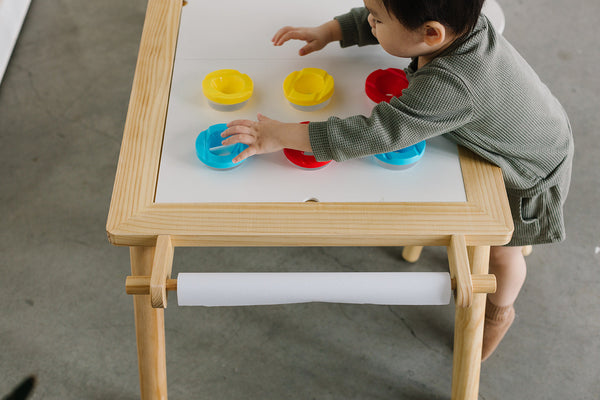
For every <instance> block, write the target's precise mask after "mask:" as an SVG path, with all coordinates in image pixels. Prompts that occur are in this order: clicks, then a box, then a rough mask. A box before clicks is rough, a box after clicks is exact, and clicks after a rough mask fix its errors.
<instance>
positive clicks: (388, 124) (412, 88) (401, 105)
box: [308, 67, 473, 161]
mask: <svg viewBox="0 0 600 400" xmlns="http://www.w3.org/2000/svg"><path fill="white" fill-rule="evenodd" d="M472 116H473V104H472V101H471V95H470V93H469V90H468V88H467V87H466V86H465V84H464V83H463V81H462V80H461V79H460V78H459V77H457V76H456V75H454V74H452V73H450V72H447V71H445V70H441V69H439V68H433V67H429V68H427V67H425V68H423V69H422V70H419V71H418V72H417V73H415V74H414V75H413V77H412V78H411V80H410V84H409V86H408V88H406V89H404V91H403V93H402V96H400V97H398V98H393V99H392V101H391V102H390V103H389V104H388V103H385V102H382V103H379V104H378V105H377V106H375V107H374V108H373V111H372V113H371V116H369V117H366V116H363V115H355V116H352V117H349V118H343V119H342V118H337V117H330V118H329V119H328V120H327V121H323V122H311V123H310V124H309V127H308V128H309V136H310V143H311V146H312V149H313V153H314V155H315V157H316V159H317V160H320V161H322V160H331V159H333V160H336V161H344V160H348V159H352V158H359V157H364V156H367V155H372V154H379V153H386V152H390V151H395V150H398V149H402V148H404V147H408V146H412V145H414V144H416V143H418V142H420V141H422V140H426V139H428V138H431V137H434V136H438V135H442V134H444V133H448V132H452V131H453V130H455V129H457V128H459V127H461V126H464V125H465V124H467V123H468V122H469V121H470V120H471V119H472Z"/></svg>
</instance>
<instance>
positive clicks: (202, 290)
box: [177, 272, 451, 307]
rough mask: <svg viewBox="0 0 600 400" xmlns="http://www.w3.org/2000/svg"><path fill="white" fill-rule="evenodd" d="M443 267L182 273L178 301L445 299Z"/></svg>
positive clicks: (266, 302)
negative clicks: (438, 269) (425, 269)
mask: <svg viewBox="0 0 600 400" xmlns="http://www.w3.org/2000/svg"><path fill="white" fill-rule="evenodd" d="M450 297H451V283H450V274H448V273H447V272H314V273H313V272H311V273H303V272H286V273H264V272H261V273H233V272H231V273H180V274H179V275H178V277H177V302H178V304H179V305H180V306H207V307H214V306H251V305H272V304H292V303H308V302H326V303H353V304H388V305H444V304H449V302H450Z"/></svg>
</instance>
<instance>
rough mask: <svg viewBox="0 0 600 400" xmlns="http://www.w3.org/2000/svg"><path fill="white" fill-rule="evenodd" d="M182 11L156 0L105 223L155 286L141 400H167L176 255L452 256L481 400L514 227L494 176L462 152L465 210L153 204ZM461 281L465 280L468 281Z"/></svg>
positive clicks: (142, 308)
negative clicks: (317, 250)
mask: <svg viewBox="0 0 600 400" xmlns="http://www.w3.org/2000/svg"><path fill="white" fill-rule="evenodd" d="M181 13H182V4H181V1H180V0H149V3H148V10H147V13H146V20H145V24H144V30H143V34H142V39H141V44H140V51H139V56H138V62H137V67H136V72H135V77H134V82H133V88H132V93H131V100H130V104H129V110H128V114H127V120H126V124H125V130H124V136H123V142H122V146H121V153H120V157H119V164H118V168H117V174H116V179H115V185H114V191H113V197H112V200H111V206H110V211H109V216H108V222H107V232H108V238H109V241H110V242H111V243H112V244H114V245H118V246H129V247H130V254H131V271H132V275H134V276H146V277H150V276H151V277H152V282H151V283H150V293H151V296H148V295H136V296H134V308H135V322H136V336H137V343H138V361H139V369H140V385H141V394H142V398H143V399H166V398H167V385H166V382H167V381H166V361H165V337H164V309H163V308H153V307H152V303H154V305H155V306H159V307H160V306H164V305H166V296H165V291H166V287H165V281H167V279H168V278H169V276H170V269H171V263H172V259H173V251H174V248H175V247H179V246H197V247H217V246H224V247H240V246H406V247H405V252H404V254H405V256H406V258H409V259H412V261H414V260H416V259H417V258H418V254H419V250H420V249H421V247H422V246H447V247H448V254H449V263H450V270H451V272H452V275H453V278H454V279H455V280H456V282H457V285H458V288H457V298H456V304H457V306H456V317H455V322H456V323H455V343H454V360H453V363H454V364H453V384H452V398H453V399H476V398H477V394H478V387H479V371H480V363H481V342H482V335H483V319H484V311H485V310H484V308H485V293H480V294H477V293H475V291H474V290H473V286H472V282H473V280H472V279H471V275H470V274H469V273H468V272H469V268H470V273H471V274H472V276H473V277H474V276H475V275H481V274H487V272H488V261H489V247H490V246H492V245H502V244H505V243H507V242H508V241H509V240H510V237H511V234H512V230H513V225H512V218H511V214H510V209H509V206H508V201H507V198H506V192H505V188H504V183H503V179H502V173H501V171H500V169H499V168H497V167H495V166H493V165H491V164H489V163H488V162H486V161H484V160H482V159H481V158H479V157H477V156H476V155H474V154H473V153H471V152H469V151H467V150H464V149H459V155H460V168H461V171H462V179H463V182H464V191H465V197H466V201H453V202H446V201H444V202H302V201H299V202H235V203H234V202H231V203H227V202H218V203H217V202H172V203H162V202H156V201H155V198H156V191H157V182H158V177H159V169H160V162H161V154H162V148H163V140H164V132H165V125H166V119H167V114H168V112H167V110H168V104H169V96H170V91H171V84H172V79H173V65H174V60H175V50H176V47H177V41H178V34H179V24H180V17H181ZM465 271H467V272H466V273H465Z"/></svg>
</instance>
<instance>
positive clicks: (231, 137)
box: [221, 114, 312, 163]
mask: <svg viewBox="0 0 600 400" xmlns="http://www.w3.org/2000/svg"><path fill="white" fill-rule="evenodd" d="M221 136H222V137H225V138H226V139H225V140H224V141H223V145H230V144H234V143H244V144H247V145H248V148H247V149H246V150H244V151H243V152H241V153H240V154H239V155H238V156H237V157H236V158H234V159H233V162H234V163H237V162H240V161H242V160H244V159H246V158H248V157H251V156H253V155H255V154H263V153H273V152H275V151H279V150H282V149H284V148H289V149H294V150H300V151H310V152H312V148H311V146H310V139H309V136H308V125H306V124H296V123H283V122H279V121H275V120H274V119H270V118H267V117H265V116H264V115H262V114H258V121H251V120H246V119H242V120H236V121H232V122H230V123H228V124H227V129H226V130H225V131H224V132H223V133H222V134H221Z"/></svg>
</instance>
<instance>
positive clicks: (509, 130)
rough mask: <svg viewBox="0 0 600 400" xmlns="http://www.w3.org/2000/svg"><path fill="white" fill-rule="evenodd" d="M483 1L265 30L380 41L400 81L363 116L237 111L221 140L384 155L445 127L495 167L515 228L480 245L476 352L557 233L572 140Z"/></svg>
mask: <svg viewBox="0 0 600 400" xmlns="http://www.w3.org/2000/svg"><path fill="white" fill-rule="evenodd" d="M483 1H484V0H447V1H436V0H411V1H405V0H364V4H365V7H364V8H356V9H352V10H351V11H350V12H349V13H348V14H345V15H341V16H338V17H335V18H334V19H333V20H331V21H329V22H326V23H325V24H323V25H321V26H318V27H310V28H294V27H284V28H282V29H280V30H279V31H278V32H277V33H276V34H275V36H274V37H273V44H274V45H275V46H280V45H282V44H284V43H285V42H286V41H288V40H290V39H296V40H302V41H305V42H306V45H305V46H304V47H302V49H301V50H300V55H301V56H303V55H306V54H309V53H311V52H314V51H317V50H320V49H322V48H323V47H324V46H326V45H327V44H328V43H330V42H333V41H339V42H340V45H341V46H342V47H347V46H352V45H358V46H364V45H369V44H379V45H380V46H381V47H382V48H383V49H384V50H385V51H387V52H388V53H390V54H391V55H394V56H397V57H406V58H411V59H412V62H411V63H410V65H409V66H408V68H406V70H405V71H406V74H407V78H408V80H409V86H408V88H406V89H404V91H403V94H402V96H401V97H397V98H393V99H392V100H391V101H390V102H389V103H385V102H382V103H380V104H378V105H377V106H375V107H374V108H373V111H372V113H371V115H370V116H369V117H366V116H362V115H356V116H352V117H349V118H344V119H341V118H336V117H330V118H329V119H328V120H327V121H323V122H311V123H310V124H308V125H303V124H297V123H283V122H279V121H275V120H272V119H269V118H267V117H265V116H264V115H261V114H259V115H258V120H257V121H251V120H237V121H233V122H230V123H229V124H228V129H227V130H226V131H225V132H223V137H225V138H226V139H225V140H224V141H223V144H225V145H227V144H233V143H238V142H240V143H245V144H247V145H249V147H248V148H247V149H246V150H245V151H244V152H242V153H241V154H240V155H239V156H238V157H237V158H236V159H235V160H234V161H235V162H238V161H241V160H242V159H244V158H247V157H250V156H252V155H254V154H260V153H268V152H274V151H279V150H281V149H283V148H292V149H296V150H301V151H310V152H312V153H314V155H315V157H316V158H317V160H319V161H325V160H331V159H334V160H336V161H344V160H347V159H350V158H356V157H363V156H367V155H372V154H378V153H386V152H390V151H394V150H398V149H401V148H404V147H408V146H411V145H414V144H416V143H418V142H420V141H422V140H426V139H428V138H431V137H434V136H437V135H444V136H445V137H447V138H448V139H450V140H452V141H454V142H455V143H457V144H459V145H461V146H464V147H466V148H468V149H470V150H471V151H473V152H474V153H476V154H478V155H480V156H481V157H483V158H484V159H486V160H488V161H490V162H491V163H493V164H495V165H497V166H499V167H500V168H501V169H502V172H503V177H504V182H505V186H506V190H507V194H508V199H509V204H510V208H511V213H512V217H513V220H514V226H515V229H514V233H513V236H512V239H511V241H510V242H509V243H508V244H507V245H506V246H497V247H492V248H491V250H490V273H492V274H494V275H496V278H497V283H498V289H497V291H496V293H494V294H490V295H489V296H488V300H487V304H486V319H485V325H484V339H483V354H482V359H483V360H485V359H487V358H488V357H489V356H490V355H491V354H492V352H493V351H494V350H495V349H496V347H497V346H498V344H499V343H500V341H501V340H502V338H503V337H504V335H505V333H506V332H507V331H508V329H509V327H510V325H511V324H512V322H513V320H514V317H515V310H514V307H513V303H514V302H515V300H516V298H517V296H518V294H519V291H520V290H521V287H522V285H523V283H524V281H525V275H526V265H525V259H524V258H523V255H522V247H521V246H524V245H531V244H541V243H552V242H558V241H561V240H563V239H564V237H565V229H564V222H563V211H562V210H563V203H564V200H565V198H566V196H567V192H568V188H569V182H570V176H571V162H572V158H573V138H572V133H571V128H570V125H569V121H568V119H567V116H566V114H565V111H564V110H563V108H562V107H561V105H560V104H559V102H558V101H557V100H556V98H555V97H554V96H553V95H552V94H551V93H550V91H549V90H548V88H547V87H546V86H545V85H544V84H543V83H542V82H541V81H540V79H539V78H538V76H537V75H536V73H535V72H534V71H533V70H532V69H531V67H530V66H529V65H528V64H527V62H526V61H525V60H524V59H523V58H522V57H521V56H520V55H519V53H518V52H517V51H516V50H515V49H514V48H513V47H512V46H511V45H510V44H509V43H508V42H507V41H506V40H505V39H504V37H502V36H501V35H499V34H498V33H497V32H496V31H495V30H494V28H493V26H492V25H491V24H490V21H489V20H488V19H487V18H486V17H485V16H484V15H482V14H481V7H482V4H483Z"/></svg>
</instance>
